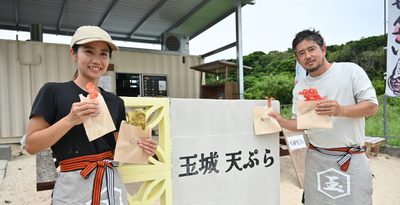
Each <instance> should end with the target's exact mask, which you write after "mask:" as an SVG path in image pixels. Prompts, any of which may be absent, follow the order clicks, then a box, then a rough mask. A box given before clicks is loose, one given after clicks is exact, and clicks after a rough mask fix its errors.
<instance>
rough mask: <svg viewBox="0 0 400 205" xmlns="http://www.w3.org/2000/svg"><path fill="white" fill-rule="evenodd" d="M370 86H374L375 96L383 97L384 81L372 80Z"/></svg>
mask: <svg viewBox="0 0 400 205" xmlns="http://www.w3.org/2000/svg"><path fill="white" fill-rule="evenodd" d="M372 86H374V88H375V91H376V95H383V94H384V93H385V81H384V80H379V79H374V80H372Z"/></svg>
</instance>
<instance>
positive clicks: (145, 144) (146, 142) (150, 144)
mask: <svg viewBox="0 0 400 205" xmlns="http://www.w3.org/2000/svg"><path fill="white" fill-rule="evenodd" d="M138 145H139V147H141V148H143V150H144V151H145V152H146V153H147V154H149V155H151V156H154V155H155V154H156V150H157V141H155V140H153V139H152V138H142V139H139V140H138Z"/></svg>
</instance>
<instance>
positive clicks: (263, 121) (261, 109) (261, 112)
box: [253, 106, 282, 135]
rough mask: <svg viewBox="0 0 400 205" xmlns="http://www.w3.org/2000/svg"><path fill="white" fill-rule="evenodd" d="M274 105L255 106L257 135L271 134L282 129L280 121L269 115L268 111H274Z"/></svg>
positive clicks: (254, 116) (254, 117) (254, 119)
mask: <svg viewBox="0 0 400 205" xmlns="http://www.w3.org/2000/svg"><path fill="white" fill-rule="evenodd" d="M273 110H274V109H273V108H272V107H270V108H268V107H267V106H256V107H253V122H254V133H255V134H256V135H264V134H271V133H275V132H279V131H281V130H282V128H281V126H280V125H279V123H278V121H277V120H276V119H275V118H273V117H271V116H269V115H268V112H270V111H273Z"/></svg>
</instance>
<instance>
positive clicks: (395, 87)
mask: <svg viewBox="0 0 400 205" xmlns="http://www.w3.org/2000/svg"><path fill="white" fill-rule="evenodd" d="M389 2H390V3H389V4H388V43H387V45H388V46H387V67H386V90H385V94H386V95H388V96H392V97H399V96H400V1H389Z"/></svg>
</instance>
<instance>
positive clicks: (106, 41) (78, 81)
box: [25, 26, 157, 205]
mask: <svg viewBox="0 0 400 205" xmlns="http://www.w3.org/2000/svg"><path fill="white" fill-rule="evenodd" d="M117 50H118V47H117V46H116V45H115V44H114V43H113V42H112V39H111V37H110V36H109V35H108V33H107V32H105V31H104V30H102V29H101V28H99V27H97V26H82V27H80V28H78V29H77V30H76V32H75V34H74V36H73V37H72V39H71V44H70V54H71V57H72V59H73V60H74V61H75V62H76V65H77V71H76V73H75V75H74V80H73V81H69V82H65V83H46V84H45V85H44V86H43V87H42V88H41V89H40V91H39V93H38V95H37V97H36V99H35V101H34V103H33V106H32V111H31V114H30V120H29V124H28V130H27V137H26V145H25V149H26V150H27V151H28V152H29V153H30V154H35V153H37V152H39V151H41V150H44V149H46V148H49V147H51V149H52V151H53V153H54V154H55V155H56V158H57V160H58V161H60V170H61V172H60V176H59V177H58V179H57V181H56V184H55V187H54V191H53V199H52V201H53V204H54V205H57V204H88V203H91V204H100V202H106V203H108V204H127V195H126V190H125V188H124V185H123V183H122V181H121V179H120V176H119V174H118V171H117V169H113V168H112V164H111V159H112V152H113V151H114V149H115V145H116V140H117V138H118V130H115V131H114V132H110V133H108V134H106V135H104V136H102V137H100V138H98V139H96V140H93V141H91V142H89V140H88V137H87V135H86V132H85V128H84V126H83V122H84V121H85V120H87V119H88V118H90V117H93V116H96V115H97V114H98V111H99V102H98V101H97V99H91V100H88V101H86V102H80V99H79V94H82V95H84V96H87V95H88V90H87V89H86V85H87V83H89V82H91V83H93V84H94V85H95V87H96V89H97V91H98V92H99V93H101V95H102V96H103V98H104V101H105V103H106V105H107V107H108V110H109V111H110V114H111V117H112V120H113V122H114V124H115V127H116V128H117V129H118V128H119V127H120V124H121V121H122V120H124V119H125V107H124V103H123V101H122V99H121V98H119V97H117V96H115V95H113V94H111V93H108V92H106V91H104V90H103V89H101V88H99V87H98V82H99V78H100V77H101V76H102V75H103V74H104V73H105V72H106V71H107V67H108V65H109V62H110V58H111V53H112V51H117ZM138 144H139V146H140V147H142V148H143V149H144V150H145V151H146V152H147V153H148V154H150V155H154V154H155V150H156V147H157V143H156V141H154V140H152V139H142V140H140V141H139V142H138ZM103 182H104V183H103ZM106 182H107V183H106Z"/></svg>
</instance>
